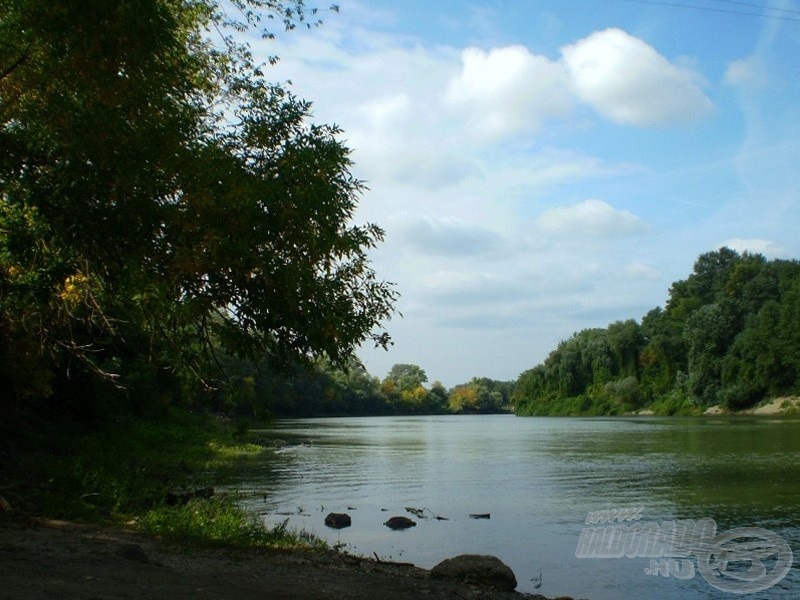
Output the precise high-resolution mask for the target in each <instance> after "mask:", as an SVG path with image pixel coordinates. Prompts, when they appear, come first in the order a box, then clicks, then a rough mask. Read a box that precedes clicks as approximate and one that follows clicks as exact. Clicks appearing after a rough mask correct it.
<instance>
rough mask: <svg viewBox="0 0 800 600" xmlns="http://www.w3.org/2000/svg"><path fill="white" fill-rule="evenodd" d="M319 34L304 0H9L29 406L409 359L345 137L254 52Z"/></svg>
mask: <svg viewBox="0 0 800 600" xmlns="http://www.w3.org/2000/svg"><path fill="white" fill-rule="evenodd" d="M332 8H333V9H335V7H332ZM317 19H318V14H317V11H316V10H315V9H310V8H308V7H306V6H305V5H304V3H303V2H302V0H292V1H289V0H286V1H280V0H225V1H222V0H1V1H0V149H2V151H1V152H0V389H2V390H4V392H3V393H4V394H5V395H6V398H7V399H12V400H13V401H15V402H17V403H19V402H21V401H24V399H25V398H26V397H41V396H46V395H50V394H55V395H56V396H57V395H58V394H65V393H69V390H70V389H72V388H73V387H74V386H78V387H79V388H80V389H82V390H85V389H87V387H86V386H89V387H90V388H92V389H94V387H93V386H97V385H98V382H104V383H101V384H99V385H104V386H105V385H113V386H115V387H117V388H120V389H128V390H135V389H140V390H142V391H159V390H161V391H163V390H165V389H168V390H172V389H174V386H175V384H176V382H180V383H181V385H186V384H187V383H188V384H191V385H194V384H197V383H201V382H208V381H209V379H210V377H211V374H212V373H213V369H210V365H213V364H214V362H215V355H216V354H217V353H218V352H220V351H222V352H225V353H228V354H234V355H238V356H241V357H252V358H259V359H261V358H263V357H265V356H267V357H270V358H271V359H272V360H274V361H286V360H296V359H301V360H302V359H304V358H309V357H316V356H324V357H327V358H329V359H332V360H333V361H334V362H336V363H341V364H344V363H346V362H347V361H348V360H349V359H351V358H352V357H353V356H354V354H355V351H356V349H357V348H358V346H359V345H361V344H362V343H363V342H365V341H367V340H369V339H370V338H371V339H373V340H374V341H375V343H376V344H378V345H382V346H386V345H387V344H388V343H389V337H388V335H387V334H386V332H385V331H384V330H383V328H382V325H381V324H382V322H384V321H385V320H386V319H388V318H389V317H390V316H391V314H392V311H393V304H394V301H395V299H396V292H395V291H394V288H393V287H392V285H391V284H388V283H386V282H384V281H381V280H380V279H378V278H377V276H376V274H375V272H374V270H373V269H372V268H371V265H370V263H369V261H368V257H367V253H368V251H369V249H370V248H372V247H373V246H374V245H375V244H376V243H378V242H380V241H381V239H382V236H383V232H382V230H381V229H380V228H379V227H378V226H376V225H373V224H362V225H359V224H354V222H353V216H354V211H355V209H356V205H357V201H358V199H359V195H360V193H361V192H362V191H363V188H362V184H361V182H359V181H357V180H356V179H354V178H353V176H352V175H351V173H350V167H351V162H350V159H349V150H348V148H346V147H345V146H344V145H343V144H342V142H341V141H340V136H339V133H340V132H339V130H338V129H337V127H336V126H333V125H320V124H314V123H312V122H311V120H310V105H309V103H307V102H305V101H303V100H301V99H298V98H297V97H295V96H294V95H293V94H292V93H291V92H290V90H289V89H287V87H286V86H283V85H276V84H274V83H270V82H269V80H268V66H269V65H259V64H257V63H256V62H255V61H254V60H253V58H252V55H251V54H250V52H249V50H248V48H247V47H246V46H243V45H241V44H240V43H238V42H237V40H239V39H243V37H244V36H242V35H241V34H242V33H243V32H245V31H249V32H254V31H257V32H259V33H260V34H261V35H263V36H266V37H271V36H272V35H273V31H272V29H270V28H273V27H274V28H275V29H276V31H277V30H283V29H285V28H289V29H291V28H294V27H296V26H309V27H311V26H315V25H316V24H318V21H317ZM81 386H82V387H81Z"/></svg>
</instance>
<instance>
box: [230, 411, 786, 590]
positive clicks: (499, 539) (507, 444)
mask: <svg viewBox="0 0 800 600" xmlns="http://www.w3.org/2000/svg"><path fill="white" fill-rule="evenodd" d="M261 433H262V434H263V435H265V436H270V437H272V438H274V439H281V440H284V441H285V442H286V446H284V447H283V448H280V449H277V450H270V451H268V452H266V453H265V455H264V456H262V457H261V458H259V460H258V461H255V462H253V461H248V462H247V463H244V464H242V467H241V469H240V471H238V472H237V474H236V478H235V480H234V481H232V482H231V484H230V487H231V488H232V489H239V490H254V491H257V492H258V494H254V495H253V496H252V498H251V499H249V500H247V502H246V505H247V506H248V508H250V509H251V510H253V511H254V512H256V513H258V514H260V515H264V516H265V518H266V520H267V521H268V522H269V523H272V524H275V523H279V522H281V521H283V520H285V519H287V518H288V519H289V523H290V525H291V526H293V527H295V528H298V529H305V530H307V531H311V532H313V533H315V534H317V535H318V536H320V537H323V538H325V539H327V540H328V541H329V542H330V543H332V544H341V545H343V546H344V547H345V549H346V550H348V551H351V552H355V553H359V554H364V555H370V556H372V555H377V556H379V557H380V558H381V559H384V560H397V561H407V562H413V563H415V564H417V565H419V566H422V567H425V568H430V567H432V566H433V565H435V564H436V563H438V562H439V561H441V560H443V559H444V558H448V557H450V556H454V555H457V554H462V553H478V554H493V555H495V556H498V557H499V558H501V559H502V560H503V561H505V562H506V563H507V564H508V565H509V566H511V567H512V569H513V570H514V572H515V573H516V575H517V579H518V581H519V586H518V588H517V589H518V590H520V591H533V584H532V583H531V579H532V578H534V577H536V576H538V574H539V572H540V571H541V573H542V585H541V587H540V588H539V589H537V590H536V592H538V593H541V594H545V595H548V596H558V595H570V596H573V597H576V598H579V597H586V598H591V599H593V600H619V599H621V598H622V599H625V598H642V599H647V598H653V599H667V600H672V599H675V600H677V599H684V598H691V599H695V598H703V599H705V598H720V597H734V596H731V595H730V594H725V593H723V592H721V591H719V590H718V589H715V588H714V587H712V586H711V585H709V583H707V582H706V581H705V579H704V578H703V577H702V576H701V575H700V573H697V574H696V575H695V577H693V578H691V579H687V580H681V579H678V578H676V577H674V576H673V577H665V576H663V575H659V574H657V575H655V576H654V575H646V574H645V569H646V568H648V567H649V566H650V559H648V558H630V559H629V558H619V559H606V558H582V559H581V558H576V556H575V552H576V548H577V545H578V541H579V539H580V536H581V531H582V529H583V528H584V527H586V525H585V520H586V517H587V514H588V513H589V512H590V511H596V510H602V509H608V508H617V507H625V506H633V505H636V506H644V507H645V508H644V510H643V511H642V513H641V514H642V522H657V523H659V524H660V523H662V522H664V521H673V520H677V519H700V518H703V517H709V518H712V519H714V520H715V521H716V523H717V525H718V529H717V532H718V533H723V532H724V531H727V530H728V529H731V528H734V527H762V528H766V529H770V530H772V531H774V532H775V533H777V534H778V535H780V536H781V537H783V538H784V539H785V540H786V542H787V543H788V544H789V546H790V547H791V548H792V551H793V552H794V554H795V557H800V421H798V420H789V419H787V420H775V419H761V420H759V419H748V418H727V419H725V418H704V419H677V418H676V419H659V418H620V419H566V418H517V417H513V416H508V415H503V416H470V417H372V418H359V419H352V418H350V419H309V420H286V421H279V422H277V423H276V424H275V426H274V427H273V428H272V429H270V430H269V431H265V432H261ZM405 507H415V508H425V509H427V510H426V514H428V515H431V516H433V515H440V516H443V517H446V518H447V519H448V520H435V519H433V518H427V519H418V518H416V517H413V516H412V515H411V514H409V513H407V512H406V511H405ZM328 512H347V513H349V514H350V515H351V517H352V520H353V525H352V527H350V528H347V529H342V530H333V529H329V528H327V527H325V526H324V524H323V520H324V517H325V515H326V514H327V513H328ZM473 513H489V514H491V518H490V519H471V518H470V514H473ZM394 515H404V516H409V517H411V518H413V519H414V520H415V521H417V522H418V525H417V526H416V527H414V528H412V529H409V530H407V531H399V532H398V531H391V530H389V529H388V528H386V527H384V526H383V523H384V522H385V521H386V520H387V519H388V518H389V517H390V516H394ZM692 561H693V563H694V566H695V567H696V566H697V562H696V560H695V559H694V558H693V559H692ZM747 597H748V598H759V599H761V598H782V599H783V598H786V599H788V598H797V597H800V573H799V572H798V568H797V561H796V560H795V564H794V565H793V566H792V568H791V569H790V571H789V573H788V575H787V576H786V577H785V578H784V579H783V581H781V582H780V583H779V584H778V585H775V586H773V587H771V588H769V589H767V590H765V591H763V592H760V593H757V594H752V595H749V596H747Z"/></svg>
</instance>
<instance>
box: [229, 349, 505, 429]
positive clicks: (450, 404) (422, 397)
mask: <svg viewBox="0 0 800 600" xmlns="http://www.w3.org/2000/svg"><path fill="white" fill-rule="evenodd" d="M227 367H228V368H227V370H228V372H230V373H231V374H232V375H233V376H232V377H230V379H229V382H228V384H227V385H226V386H225V387H224V388H221V389H224V390H225V391H224V392H223V393H220V394H219V395H218V396H217V398H218V402H217V405H216V406H215V407H214V409H215V410H217V411H222V412H228V413H239V414H245V415H253V416H256V417H264V416H277V417H312V416H368V415H422V414H425V415H431V414H434V415H435V414H481V413H483V414H486V413H500V412H510V411H511V395H512V393H513V391H514V382H513V381H495V380H492V379H488V378H485V377H483V378H481V377H474V378H473V379H472V380H471V381H469V382H467V383H464V384H461V385H457V386H455V387H453V388H452V389H450V390H448V389H446V388H445V387H444V386H443V385H442V384H441V383H440V382H438V381H434V382H433V384H431V385H430V387H428V385H427V382H428V376H427V374H426V373H425V371H424V370H423V369H422V368H421V367H419V366H417V365H413V364H396V365H394V366H393V367H392V369H391V370H390V371H389V373H388V374H387V375H386V377H384V378H383V379H382V380H381V379H379V378H377V377H374V376H373V375H370V374H369V373H368V372H367V371H366V369H365V368H364V367H363V366H362V365H360V364H358V363H356V362H353V363H352V364H351V365H350V366H349V367H348V368H347V369H342V368H339V367H335V366H334V365H332V364H331V363H330V362H328V361H324V360H320V361H317V362H316V363H315V364H314V365H311V366H309V365H307V364H297V365H295V366H293V367H290V368H288V369H287V368H283V369H280V370H276V369H273V368H270V366H269V364H267V363H261V364H254V363H252V362H246V361H236V362H235V363H233V364H229V365H227Z"/></svg>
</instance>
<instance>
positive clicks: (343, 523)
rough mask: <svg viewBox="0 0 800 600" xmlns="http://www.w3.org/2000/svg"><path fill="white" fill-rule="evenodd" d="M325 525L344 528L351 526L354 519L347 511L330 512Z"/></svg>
mask: <svg viewBox="0 0 800 600" xmlns="http://www.w3.org/2000/svg"><path fill="white" fill-rule="evenodd" d="M325 525H327V526H328V527H333V528H334V529H343V528H345V527H350V525H352V521H351V520H350V515H348V514H347V513H328V516H327V517H325Z"/></svg>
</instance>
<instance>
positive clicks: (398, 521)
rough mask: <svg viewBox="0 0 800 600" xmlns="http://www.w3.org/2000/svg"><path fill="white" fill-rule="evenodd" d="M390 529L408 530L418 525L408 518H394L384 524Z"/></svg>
mask: <svg viewBox="0 0 800 600" xmlns="http://www.w3.org/2000/svg"><path fill="white" fill-rule="evenodd" d="M384 525H386V526H387V527H388V528H389V529H408V528H409V527H416V526H417V524H416V523H415V522H414V521H412V520H411V519H409V518H408V517H392V518H391V519H389V520H388V521H386V523H384Z"/></svg>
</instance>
